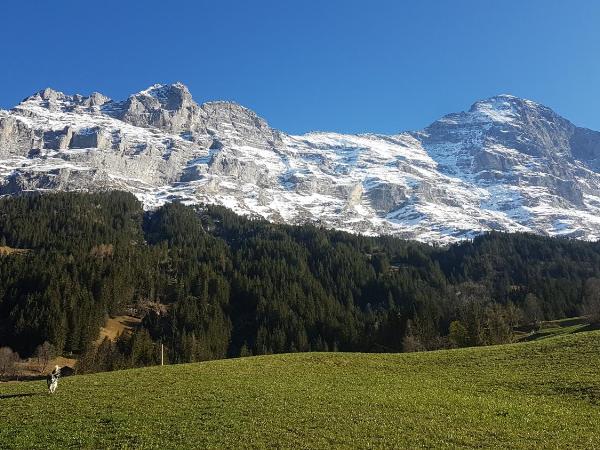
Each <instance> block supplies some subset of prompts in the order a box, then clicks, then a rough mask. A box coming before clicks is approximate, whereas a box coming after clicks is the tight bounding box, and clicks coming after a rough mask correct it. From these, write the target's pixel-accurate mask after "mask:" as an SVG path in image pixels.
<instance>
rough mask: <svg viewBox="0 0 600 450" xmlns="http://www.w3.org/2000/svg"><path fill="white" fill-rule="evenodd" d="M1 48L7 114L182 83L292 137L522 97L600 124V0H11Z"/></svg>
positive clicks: (403, 125) (367, 128)
mask: <svg viewBox="0 0 600 450" xmlns="http://www.w3.org/2000/svg"><path fill="white" fill-rule="evenodd" d="M0 50H1V52H0V55H1V61H2V62H1V65H0V85H1V86H2V88H1V89H0V107H2V108H8V107H11V106H13V105H14V104H16V103H18V102H19V101H20V100H21V99H22V98H23V97H25V96H27V95H29V94H31V93H33V92H36V91H38V90H40V89H42V88H44V87H46V86H50V87H53V88H55V89H58V90H62V91H65V92H67V93H76V92H79V93H82V94H89V93H90V92H92V91H99V92H102V93H104V94H106V95H108V96H110V97H111V98H115V99H121V98H125V97H127V96H128V95H129V94H131V93H133V92H137V91H139V90H141V89H143V88H145V87H147V86H149V85H151V84H154V83H166V82H175V81H182V82H184V83H185V84H187V85H188V86H189V88H190V90H191V91H192V94H193V95H194V98H195V99H196V100H197V101H199V102H202V101H206V100H219V99H228V100H235V101H237V102H239V103H241V104H243V105H245V106H248V107H249V108H252V109H254V110H255V111H256V112H257V113H258V114H260V115H261V116H263V117H264V118H265V119H266V120H267V121H268V122H269V123H270V124H271V125H272V126H274V127H276V128H279V129H282V130H285V131H288V132H293V133H300V132H305V131H310V130H333V131H344V132H384V133H394V132H397V131H401V130H407V129H420V128H422V127H424V126H426V125H428V124H429V123H430V122H432V121H433V120H435V119H436V118H438V117H440V116H441V115H443V114H445V113H448V112H453V111H460V110H464V109H466V108H468V107H469V106H470V104H471V103H473V101H475V100H477V99H480V98H486V97H489V96H492V95H495V94H500V93H512V94H514V95H518V96H521V97H526V98H531V99H533V100H536V101H539V102H541V103H544V104H546V105H548V106H550V107H552V108H554V109H555V110H556V111H557V112H559V113H560V114H562V115H564V116H565V117H567V118H569V119H570V120H571V121H573V122H574V123H575V124H577V125H581V126H587V127H589V128H594V129H596V130H600V107H599V105H600V2H598V1H595V0H589V1H574V0H569V1H557V0H518V1H512V0H511V1H509V0H504V1H501V2H500V1H491V0H490V1H484V0H453V1H450V0H447V1H444V0H438V1H433V0H432V1H427V0H418V1H417V0H414V1H400V0H397V1H394V0H389V1H377V0H364V1H353V0H339V1H338V0H335V1H334V0H331V1H327V0H320V1H310V0H301V1H300V0H298V1H295V0H294V1H292V0H272V1H261V0H252V1H250V0H239V1H227V0H225V1H223V0H219V1H202V0H200V1H191V0H190V1H173V0H170V1H166V0H165V1H154V0H145V1H133V0H119V1H113V0H97V1H81V0H77V1H74V0H56V1H49V0H40V1H31V0H20V1H6V2H2V9H1V12H0Z"/></svg>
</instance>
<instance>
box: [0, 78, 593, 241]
mask: <svg viewBox="0 0 600 450" xmlns="http://www.w3.org/2000/svg"><path fill="white" fill-rule="evenodd" d="M599 170H600V133H598V132H595V131H592V130H587V129H582V128H578V127H576V126H575V125H573V124H572V123H570V122H569V121H568V120H566V119H564V118H562V117H560V116H559V115H557V114H556V113H554V112H553V111H552V110H550V109H549V108H546V107H544V106H542V105H539V104H537V103H535V102H531V101H529V100H523V99H519V98H516V97H512V96H507V95H501V96H497V97H493V98H490V99H488V100H483V101H479V102H476V103H475V104H474V105H473V106H472V107H471V108H470V109H469V110H468V111H466V112H461V113H455V114H449V115H447V116H445V117H443V118H441V119H440V120H438V121H436V122H434V123H433V124H431V125H430V126H429V127H427V128H425V129H424V130H422V131H418V132H406V133H401V134H398V135H394V136H382V135H342V134H336V133H310V134H307V135H303V136H291V135H287V134H285V133H283V132H280V131H277V130H274V129H272V128H270V127H269V125H268V124H267V123H266V122H265V121H264V120H263V119H261V118H260V117H258V116H257V115H256V114H255V113H254V112H252V111H250V110H248V109H246V108H244V107H242V106H240V105H237V104H235V103H230V102H211V103H205V104H201V105H199V104H197V103H196V102H194V100H193V99H192V96H191V94H190V92H189V90H188V89H187V87H185V86H184V85H183V84H181V83H176V84H173V85H154V86H151V87H150V88H148V89H146V90H144V91H141V92H139V93H137V94H134V95H132V96H130V97H129V98H128V99H126V100H123V101H112V100H110V99H109V98H107V97H105V96H103V95H102V94H98V93H94V94H92V95H90V96H88V97H85V96H81V95H73V96H69V95H65V94H63V93H60V92H56V91H53V90H51V89H45V90H43V91H41V92H39V93H37V94H35V95H33V96H31V97H28V98H27V99H25V100H24V101H23V102H22V103H20V104H19V105H17V106H16V107H14V108H13V109H12V110H10V111H0V194H4V195H5V194H18V193H20V192H23V191H30V190H58V189H60V190H74V189H87V190H95V189H124V190H129V191H131V192H133V193H134V194H135V195H137V196H138V197H139V198H140V199H141V200H142V201H143V202H144V203H145V205H146V206H147V207H149V208H151V207H153V206H156V205H158V204H161V203H163V202H166V201H173V200H180V201H184V202H187V203H199V202H205V203H218V204H222V205H224V206H227V207H229V208H232V209H233V210H235V211H237V212H239V213H243V214H255V215H260V216H262V217H265V218H267V219H269V220H273V221H284V222H288V223H304V222H316V223H320V224H323V225H325V226H328V227H334V228H338V229H343V230H347V231H353V232H362V233H372V234H375V233H377V234H379V233H391V234H397V235H400V236H403V237H407V238H416V239H420V240H424V241H430V242H451V241H454V240H458V239H464V238H468V237H472V236H473V235H475V234H477V233H480V232H482V231H485V230H489V229H498V230H506V231H517V230H519V231H533V232H536V233H543V234H550V235H569V236H573V237H578V238H585V239H597V238H598V237H599V236H600V214H599V213H600V174H599V173H598V172H599Z"/></svg>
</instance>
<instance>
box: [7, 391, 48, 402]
mask: <svg viewBox="0 0 600 450" xmlns="http://www.w3.org/2000/svg"><path fill="white" fill-rule="evenodd" d="M34 395H44V394H43V393H41V392H26V393H23V394H0V400H4V399H7V398H18V397H33V396H34Z"/></svg>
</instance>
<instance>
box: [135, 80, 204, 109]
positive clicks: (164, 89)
mask: <svg viewBox="0 0 600 450" xmlns="http://www.w3.org/2000/svg"><path fill="white" fill-rule="evenodd" d="M143 96H148V97H152V98H154V99H156V100H158V102H159V103H160V105H161V107H162V108H164V109H167V110H177V109H180V108H182V107H184V106H187V105H189V104H191V103H192V102H193V100H192V94H191V93H190V91H189V89H188V88H187V86H186V85H185V84H183V83H181V82H176V83H172V84H154V85H152V86H150V87H149V88H147V89H144V90H143V91H140V92H138V93H137V94H134V95H133V96H132V97H143Z"/></svg>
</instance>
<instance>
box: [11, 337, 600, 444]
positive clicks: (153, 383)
mask: <svg viewBox="0 0 600 450" xmlns="http://www.w3.org/2000/svg"><path fill="white" fill-rule="evenodd" d="M599 367H600V332H596V331H594V332H589V333H577V334H572V335H565V336H558V337H553V338H548V339H544V340H541V341H536V342H528V343H520V344H513V345H505V346H496V347H484V348H471V349H462V350H452V351H438V352H430V353H413V354H343V353H335V354H332V353H307V354H287V355H278V356H261V357H253V358H242V359H232V360H223V361H212V362H207V363H199V364H188V365H178V366H168V367H164V368H161V367H153V368H147V369H136V370H127V371H120V372H111V373H101V374H95V375H88V376H77V377H71V378H67V379H64V380H62V382H61V384H60V386H59V389H58V392H57V394H56V395H54V396H49V395H47V394H45V385H44V383H42V382H28V383H12V384H0V411H1V413H2V426H1V427H0V442H1V443H2V448H9V449H10V448H44V449H46V448H68V447H71V448H80V447H83V448H139V447H143V448H176V447H186V448H190V447H206V446H228V447H240V446H242V447H264V446H270V447H272V446H280V447H281V446H283V447H292V446H293V447H319V448H324V447H328V446H339V447H347V446H358V447H363V448H364V447H367V446H372V447H403V448H409V447H410V448H416V447H435V448H440V447H497V448H557V447H563V448H564V447H570V448H598V447H600V370H599V369H598V368H599Z"/></svg>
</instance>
